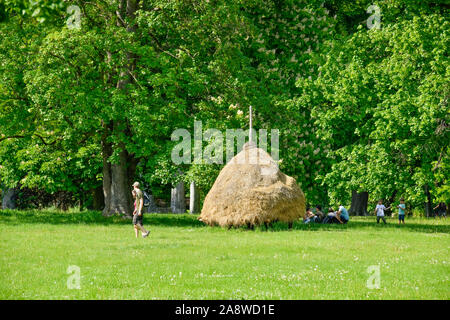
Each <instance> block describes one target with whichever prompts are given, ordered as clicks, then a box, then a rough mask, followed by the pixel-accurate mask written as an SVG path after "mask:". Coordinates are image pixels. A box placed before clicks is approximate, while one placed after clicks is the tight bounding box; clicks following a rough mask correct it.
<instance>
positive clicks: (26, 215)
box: [0, 210, 204, 227]
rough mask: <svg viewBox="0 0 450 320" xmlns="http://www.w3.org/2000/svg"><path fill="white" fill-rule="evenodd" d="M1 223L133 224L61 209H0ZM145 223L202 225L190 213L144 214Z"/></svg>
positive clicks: (178, 225)
mask: <svg viewBox="0 0 450 320" xmlns="http://www.w3.org/2000/svg"><path fill="white" fill-rule="evenodd" d="M0 223H3V224H9V225H18V224H34V223H35V224H53V225H61V224H95V225H131V224H132V221H131V218H127V217H123V216H111V217H105V216H103V215H102V214H101V212H99V211H82V212H61V211H47V210H43V211H39V210H29V211H16V210H0ZM144 225H151V226H168V227H202V226H204V224H203V223H201V222H200V221H198V220H197V215H189V214H151V213H146V214H144Z"/></svg>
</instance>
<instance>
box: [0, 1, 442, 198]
mask: <svg viewBox="0 0 450 320" xmlns="http://www.w3.org/2000/svg"><path fill="white" fill-rule="evenodd" d="M371 4H375V5H377V6H379V7H380V10H381V29H380V30H375V29H374V30H370V31H369V30H367V27H366V21H367V19H368V17H369V16H370V14H368V13H367V12H366V10H367V8H368V7H369V5H371ZM71 5H77V6H79V8H80V10H81V25H80V26H81V28H80V29H76V28H75V29H74V28H69V26H68V25H67V21H68V19H69V18H70V13H68V12H67V8H68V7H69V6H71ZM138 9H139V10H138V11H137V12H136V15H135V17H134V18H130V17H127V18H125V20H126V21H125V20H123V19H121V18H119V17H118V15H117V12H120V10H121V8H120V6H119V1H114V0H108V1H100V2H85V1H59V0H37V1H32V2H28V1H25V0H6V1H4V2H2V5H0V21H1V22H0V38H1V42H0V179H1V180H2V182H3V184H5V185H7V186H10V187H13V186H17V185H20V186H24V187H30V188H42V189H45V190H46V191H48V192H56V191H70V192H75V193H81V192H84V191H87V190H92V189H93V188H96V187H97V186H99V184H100V183H101V179H102V169H103V166H104V164H105V163H106V164H111V163H118V162H119V156H120V155H121V154H122V152H123V151H126V153H127V155H129V159H130V161H129V162H130V163H129V167H133V166H134V165H136V167H137V170H136V175H135V177H133V178H135V179H140V180H142V181H143V182H144V184H146V185H147V186H148V187H149V188H151V189H152V191H153V193H154V194H157V195H161V194H163V193H164V192H166V190H167V189H168V188H170V187H171V186H173V185H174V184H176V183H177V182H179V181H181V180H184V181H186V182H187V183H188V182H190V181H191V180H195V181H196V182H197V184H198V185H199V186H201V189H202V190H203V192H204V193H205V194H206V192H207V191H208V189H209V188H210V187H211V186H212V183H213V182H214V180H215V178H216V176H217V173H218V172H219V170H220V166H207V165H205V164H200V165H198V164H197V165H180V166H176V165H174V164H173V163H172V161H171V160H170V153H171V150H172V148H173V146H174V142H172V141H170V136H171V133H172V132H173V131H174V130H175V129H177V128H185V129H187V130H188V131H190V132H191V133H193V124H194V121H195V120H198V121H202V124H203V130H207V129H208V128H217V129H219V130H221V131H222V132H223V133H225V130H226V129H231V128H246V127H247V125H248V118H247V116H246V110H247V109H248V106H249V105H252V106H254V109H255V112H256V116H255V119H254V127H255V129H257V130H258V129H260V128H264V129H267V130H268V131H269V132H270V129H279V130H280V158H281V161H280V167H281V169H282V170H283V171H284V172H286V173H287V174H289V175H291V176H293V177H295V178H296V179H297V181H298V183H299V184H300V185H301V187H302V189H303V190H304V192H305V194H306V196H307V199H308V202H310V203H322V204H327V203H329V202H330V201H331V202H338V200H339V202H345V203H349V200H350V198H349V197H350V194H351V190H358V191H369V193H370V197H371V198H372V197H373V198H391V197H393V196H396V197H399V196H406V197H407V200H408V201H410V202H411V203H413V204H414V205H418V204H420V203H422V202H423V201H424V197H425V195H424V192H423V188H424V186H425V185H427V186H429V188H430V190H431V193H432V194H433V196H435V197H436V198H437V199H441V200H444V201H447V200H448V199H449V197H448V192H449V191H448V181H447V179H448V161H449V160H448V152H449V151H448V141H450V138H449V129H448V128H449V122H450V120H449V119H448V114H449V113H448V92H449V87H448V83H449V81H448V80H449V70H448V47H449V35H448V29H449V25H448V24H449V22H448V19H447V18H446V17H447V14H448V7H447V6H446V5H445V1H431V0H427V1H418V0H415V1H404V0H394V1H376V2H374V3H372V1H368V0H358V1H341V0H333V1H325V2H323V3H322V1H303V2H298V1H293V0H284V1H272V0H252V1H242V0H233V1H225V0H218V1H209V2H207V1H187V0H172V1H166V0H157V1H152V2H151V3H150V2H145V3H144V2H141V4H140V6H139V7H138ZM130 22H131V23H132V24H131V25H129V26H128V27H124V24H126V23H130ZM130 30H132V32H130ZM269 139H270V137H269ZM105 146H110V147H111V149H112V150H111V151H112V152H111V153H108V152H107V150H106V148H105ZM105 155H106V156H105ZM180 172H182V173H183V174H184V175H180ZM130 179H131V177H130Z"/></svg>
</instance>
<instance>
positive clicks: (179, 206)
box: [170, 181, 186, 213]
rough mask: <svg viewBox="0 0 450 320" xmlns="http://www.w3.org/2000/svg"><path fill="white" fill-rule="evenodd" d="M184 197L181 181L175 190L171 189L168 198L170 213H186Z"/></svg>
mask: <svg viewBox="0 0 450 320" xmlns="http://www.w3.org/2000/svg"><path fill="white" fill-rule="evenodd" d="M184 195H185V193H184V183H183V181H181V182H179V183H178V184H177V186H176V187H175V188H172V192H171V197H170V209H171V211H172V213H185V212H186V199H185V197H184Z"/></svg>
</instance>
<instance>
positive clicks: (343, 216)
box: [336, 205, 350, 224]
mask: <svg viewBox="0 0 450 320" xmlns="http://www.w3.org/2000/svg"><path fill="white" fill-rule="evenodd" d="M336 219H337V220H339V223H342V224H346V223H347V222H348V221H349V220H350V216H349V214H348V211H347V209H345V208H344V206H343V205H340V206H339V210H338V211H337V212H336Z"/></svg>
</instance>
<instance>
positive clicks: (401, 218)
mask: <svg viewBox="0 0 450 320" xmlns="http://www.w3.org/2000/svg"><path fill="white" fill-rule="evenodd" d="M397 208H398V224H400V223H402V222H403V224H405V209H406V205H405V200H404V199H403V198H401V199H400V204H399V205H398V206H397Z"/></svg>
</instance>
